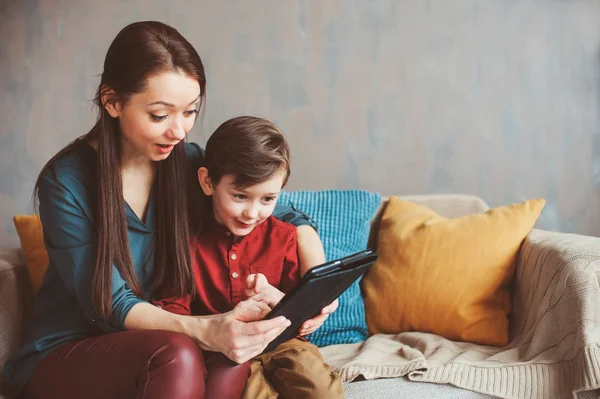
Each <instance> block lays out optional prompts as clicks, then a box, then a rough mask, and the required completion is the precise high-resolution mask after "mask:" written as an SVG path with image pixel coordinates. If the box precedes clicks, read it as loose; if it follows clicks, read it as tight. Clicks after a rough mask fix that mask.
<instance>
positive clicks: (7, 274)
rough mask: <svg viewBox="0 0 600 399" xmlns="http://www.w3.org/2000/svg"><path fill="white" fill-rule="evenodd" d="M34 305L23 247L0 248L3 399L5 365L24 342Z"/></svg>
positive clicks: (0, 339)
mask: <svg viewBox="0 0 600 399" xmlns="http://www.w3.org/2000/svg"><path fill="white" fill-rule="evenodd" d="M31 308H32V294H31V285H30V283H29V276H28V274H27V269H26V268H25V261H24V260H23V257H22V255H21V250H20V249H2V250H0V398H1V397H2V394H3V393H5V392H4V387H3V384H2V370H3V369H4V364H5V363H6V360H8V357H9V356H10V355H11V354H12V353H13V352H14V351H15V350H17V349H18V348H19V346H21V344H22V342H23V334H24V331H25V324H26V321H27V320H28V319H29V316H30V313H31Z"/></svg>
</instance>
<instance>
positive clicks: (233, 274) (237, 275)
mask: <svg viewBox="0 0 600 399" xmlns="http://www.w3.org/2000/svg"><path fill="white" fill-rule="evenodd" d="M239 276H240V275H239V274H238V273H237V272H233V273H231V277H233V278H238V277H239Z"/></svg>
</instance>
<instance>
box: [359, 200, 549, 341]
mask: <svg viewBox="0 0 600 399" xmlns="http://www.w3.org/2000/svg"><path fill="white" fill-rule="evenodd" d="M544 205H545V201H544V200H543V199H534V200H530V201H526V202H524V203H522V204H513V205H509V206H505V207H501V208H495V209H491V210H489V211H487V212H485V213H481V214H475V215H469V216H465V217H461V218H456V219H448V218H445V217H442V216H440V215H438V214H437V213H436V212H434V211H432V210H431V209H428V208H426V207H424V206H421V205H418V204H415V203H412V202H408V201H403V200H400V199H398V198H394V197H392V198H390V200H389V203H388V205H387V207H386V208H385V210H384V213H383V216H382V220H381V225H380V230H379V233H378V253H379V259H378V260H377V262H376V263H375V264H374V265H373V267H372V268H371V270H370V271H369V272H368V274H367V275H366V276H365V277H364V279H363V283H362V284H363V294H364V297H365V298H364V299H365V311H366V318H367V325H368V327H369V332H370V333H371V334H376V333H400V332H405V331H421V332H430V333H433V334H437V335H440V336H443V337H445V338H448V339H450V340H454V341H467V342H474V343H478V344H486V345H496V346H504V345H506V344H508V313H509V312H510V310H511V296H510V295H511V293H510V289H511V283H512V282H513V276H514V272H515V264H516V258H517V254H518V251H519V248H520V246H521V243H522V241H523V239H524V238H525V237H526V236H527V234H528V233H529V232H530V231H531V229H532V228H533V226H534V224H535V222H536V220H537V218H538V217H539V215H540V212H541V211H542V209H543V208H544Z"/></svg>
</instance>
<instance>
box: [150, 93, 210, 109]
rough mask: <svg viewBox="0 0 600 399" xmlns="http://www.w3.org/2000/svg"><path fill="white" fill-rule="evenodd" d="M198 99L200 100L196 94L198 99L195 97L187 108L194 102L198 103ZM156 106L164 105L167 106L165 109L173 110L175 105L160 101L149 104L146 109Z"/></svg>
mask: <svg viewBox="0 0 600 399" xmlns="http://www.w3.org/2000/svg"><path fill="white" fill-rule="evenodd" d="M198 99H200V94H198V97H196V98H195V99H194V100H193V101H192V102H190V103H189V104H188V106H189V105H192V104H193V103H195V102H196V101H198ZM157 104H160V105H165V106H167V107H171V108H175V104H171V103H168V102H166V101H162V100H159V101H155V102H153V103H150V104H148V107H149V106H151V105H157Z"/></svg>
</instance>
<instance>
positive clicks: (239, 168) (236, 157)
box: [188, 116, 290, 235]
mask: <svg viewBox="0 0 600 399" xmlns="http://www.w3.org/2000/svg"><path fill="white" fill-rule="evenodd" d="M204 163H205V167H206V169H208V177H210V180H211V183H212V184H213V185H214V186H216V185H217V184H218V183H219V181H220V180H221V179H222V178H223V176H226V175H233V176H234V184H235V185H236V186H237V187H238V188H240V189H244V188H248V187H250V186H252V185H255V184H259V183H262V182H265V181H267V180H269V179H270V178H271V177H272V176H273V175H275V174H276V173H277V172H279V171H284V173H285V175H284V178H283V185H282V187H283V186H285V184H286V183H287V180H288V178H289V176H290V149H289V147H288V144H287V142H286V141H285V138H284V137H283V133H281V130H279V129H278V128H277V127H276V126H275V125H274V124H273V123H272V122H269V121H268V120H266V119H263V118H258V117H255V116H239V117H237V118H233V119H230V120H228V121H226V122H224V123H223V124H222V125H221V126H219V127H218V128H217V130H215V132H214V133H213V134H212V135H211V136H210V138H209V139H208V142H207V143H206V151H205V154H204ZM192 180H193V182H191V183H190V184H192V185H191V188H190V190H189V191H188V195H189V196H190V199H189V204H190V207H191V208H190V210H189V212H190V230H191V234H192V235H199V234H201V233H202V232H203V231H204V230H205V228H207V227H208V224H207V223H206V221H207V219H208V218H211V217H212V215H213V210H212V197H208V196H206V195H205V194H204V193H203V192H202V189H201V188H200V185H199V184H198V179H197V175H196V174H195V173H194V175H193V176H192Z"/></svg>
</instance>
